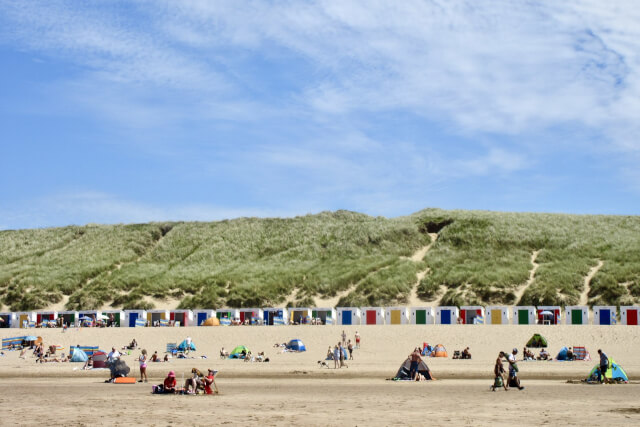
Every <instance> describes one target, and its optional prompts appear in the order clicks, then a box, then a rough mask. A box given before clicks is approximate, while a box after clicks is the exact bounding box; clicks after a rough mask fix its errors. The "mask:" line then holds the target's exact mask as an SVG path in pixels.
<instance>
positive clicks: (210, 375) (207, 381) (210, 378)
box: [202, 369, 218, 394]
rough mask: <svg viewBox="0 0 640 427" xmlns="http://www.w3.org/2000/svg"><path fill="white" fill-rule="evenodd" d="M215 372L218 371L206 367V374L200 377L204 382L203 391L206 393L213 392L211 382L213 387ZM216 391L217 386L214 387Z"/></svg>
mask: <svg viewBox="0 0 640 427" xmlns="http://www.w3.org/2000/svg"><path fill="white" fill-rule="evenodd" d="M216 372H218V371H215V370H213V369H208V370H207V376H206V377H204V378H203V379H202V382H203V384H204V392H205V393H206V394H213V390H212V389H211V384H213V385H214V387H215V382H216V381H215V375H216ZM217 392H218V388H217V387H216V393H217Z"/></svg>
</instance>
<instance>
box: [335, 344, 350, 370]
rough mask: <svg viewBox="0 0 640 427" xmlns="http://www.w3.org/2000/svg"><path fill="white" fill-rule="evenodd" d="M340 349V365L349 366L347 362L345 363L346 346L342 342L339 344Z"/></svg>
mask: <svg viewBox="0 0 640 427" xmlns="http://www.w3.org/2000/svg"><path fill="white" fill-rule="evenodd" d="M338 351H339V352H340V367H341V368H342V367H346V368H348V367H349V366H347V364H346V363H344V354H345V353H346V352H345V351H344V347H343V346H342V344H338Z"/></svg>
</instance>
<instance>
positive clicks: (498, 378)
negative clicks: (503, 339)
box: [492, 351, 508, 391]
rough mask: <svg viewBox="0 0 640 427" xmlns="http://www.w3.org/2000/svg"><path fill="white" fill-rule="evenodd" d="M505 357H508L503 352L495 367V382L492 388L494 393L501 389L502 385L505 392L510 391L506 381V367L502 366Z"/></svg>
mask: <svg viewBox="0 0 640 427" xmlns="http://www.w3.org/2000/svg"><path fill="white" fill-rule="evenodd" d="M505 356H506V355H505V354H504V351H501V352H500V354H498V358H497V359H496V364H495V365H494V367H493V374H494V375H495V380H494V382H493V387H492V388H493V391H495V390H496V388H497V387H500V384H502V387H503V388H504V390H505V391H507V390H508V387H507V382H506V381H505V380H504V365H503V364H502V358H503V357H505Z"/></svg>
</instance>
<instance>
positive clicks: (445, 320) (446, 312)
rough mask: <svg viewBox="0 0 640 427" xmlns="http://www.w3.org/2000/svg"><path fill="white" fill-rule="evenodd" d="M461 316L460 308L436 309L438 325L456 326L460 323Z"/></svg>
mask: <svg viewBox="0 0 640 427" xmlns="http://www.w3.org/2000/svg"><path fill="white" fill-rule="evenodd" d="M459 315H460V310H458V307H446V306H445V307H436V324H438V325H455V324H456V323H458V317H459Z"/></svg>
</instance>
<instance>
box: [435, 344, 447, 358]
mask: <svg viewBox="0 0 640 427" xmlns="http://www.w3.org/2000/svg"><path fill="white" fill-rule="evenodd" d="M431 357H449V355H448V354H447V349H446V348H444V346H443V345H442V344H438V345H436V346H435V347H434V348H433V351H432V352H431Z"/></svg>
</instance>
